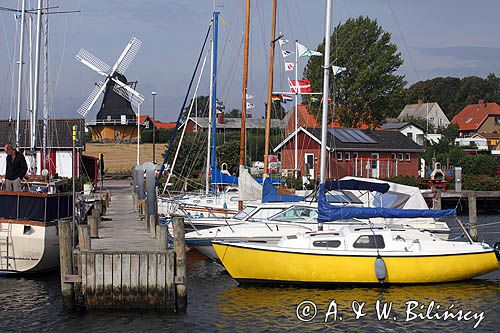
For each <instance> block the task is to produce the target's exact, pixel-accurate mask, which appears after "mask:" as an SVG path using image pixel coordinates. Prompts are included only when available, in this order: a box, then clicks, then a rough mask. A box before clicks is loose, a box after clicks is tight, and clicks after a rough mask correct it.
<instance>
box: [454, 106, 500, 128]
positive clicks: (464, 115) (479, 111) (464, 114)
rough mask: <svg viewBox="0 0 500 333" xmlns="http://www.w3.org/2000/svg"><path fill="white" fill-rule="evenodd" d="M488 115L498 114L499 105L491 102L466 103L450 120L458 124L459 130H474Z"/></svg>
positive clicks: (499, 110)
mask: <svg viewBox="0 0 500 333" xmlns="http://www.w3.org/2000/svg"><path fill="white" fill-rule="evenodd" d="M490 115H500V106H499V105H498V104H497V103H495V102H493V103H479V104H470V105H467V106H466V107H465V108H464V109H463V110H462V111H460V112H459V113H458V114H457V115H456V116H455V117H453V119H452V120H451V122H452V123H453V124H456V125H458V127H459V130H460V131H476V130H478V129H479V127H481V125H482V124H483V122H484V121H485V120H486V118H488V116H490Z"/></svg>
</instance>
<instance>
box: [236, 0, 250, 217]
mask: <svg viewBox="0 0 500 333" xmlns="http://www.w3.org/2000/svg"><path fill="white" fill-rule="evenodd" d="M249 37H250V0H246V17H245V46H244V51H243V87H242V89H241V133H240V173H239V175H240V176H241V174H242V171H243V169H244V168H245V144H246V137H245V135H246V133H245V132H246V128H245V123H246V113H247V83H248V48H249ZM242 209H243V201H242V200H239V201H238V210H242Z"/></svg>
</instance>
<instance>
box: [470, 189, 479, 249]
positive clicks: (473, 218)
mask: <svg viewBox="0 0 500 333" xmlns="http://www.w3.org/2000/svg"><path fill="white" fill-rule="evenodd" d="M476 201H477V200H476V195H474V194H469V196H468V203H469V223H470V236H471V238H472V240H474V241H475V242H476V241H477V205H476Z"/></svg>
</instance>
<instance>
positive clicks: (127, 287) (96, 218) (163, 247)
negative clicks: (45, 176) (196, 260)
mask: <svg viewBox="0 0 500 333" xmlns="http://www.w3.org/2000/svg"><path fill="white" fill-rule="evenodd" d="M129 184H130V183H129V181H126V182H123V181H122V182H112V183H111V182H110V183H109V184H108V190H109V191H110V193H111V195H110V197H111V200H110V202H109V206H108V205H107V204H108V203H106V202H103V203H102V204H103V205H104V207H106V206H107V209H106V215H105V216H100V214H99V212H95V210H94V211H93V212H92V214H91V215H89V216H88V222H89V223H88V225H81V226H78V233H79V239H80V242H79V243H80V244H79V247H78V248H77V249H76V250H75V251H74V252H73V260H72V261H73V262H69V260H68V259H69V258H66V256H65V255H64V252H65V251H63V249H61V268H62V269H61V274H62V276H61V281H62V292H63V300H64V299H66V301H65V302H64V303H65V307H66V308H69V309H71V308H74V307H75V304H74V302H75V300H78V299H80V300H81V301H80V303H82V304H80V305H83V306H84V307H85V308H86V309H140V310H145V309H151V310H180V311H184V310H185V307H186V288H185V285H184V283H185V245H184V244H175V245H176V246H175V250H174V249H173V248H168V242H167V227H166V226H164V225H149V224H146V222H148V219H147V218H146V217H145V216H144V215H141V214H140V213H139V210H140V209H139V206H140V205H141V204H142V203H141V202H140V201H139V200H133V197H134V193H133V191H132V188H131V187H130V185H129ZM134 203H136V205H134ZM97 206H99V205H97ZM134 206H137V207H134ZM153 220H154V219H153ZM156 221H157V220H156ZM62 223H65V222H62ZM176 223H177V224H179V225H180V224H182V226H181V227H179V228H176V229H178V231H179V232H182V233H183V232H184V230H183V229H184V228H183V221H182V220H180V219H176ZM177 224H176V225H177ZM148 226H149V228H148ZM95 228H98V230H94V229H95ZM151 228H152V229H154V230H151ZM68 229H69V228H68ZM148 229H149V231H148ZM62 230H63V231H64V230H65V228H64V226H62ZM91 236H93V237H91ZM61 237H64V234H63V235H61V234H60V239H61ZM69 237H71V236H70V235H69ZM176 238H178V240H177V242H179V241H182V242H183V237H176ZM61 244H64V242H61ZM70 250H71V249H70ZM70 257H71V256H70ZM65 260H66V261H67V263H64V261H65ZM67 265H70V266H71V267H73V271H72V272H70V270H69V269H67V268H66V266H67ZM183 266H184V267H183ZM71 287H73V288H74V289H73V291H71V290H70V288H71ZM65 288H66V289H68V290H67V291H66V297H65ZM66 304H67V306H66Z"/></svg>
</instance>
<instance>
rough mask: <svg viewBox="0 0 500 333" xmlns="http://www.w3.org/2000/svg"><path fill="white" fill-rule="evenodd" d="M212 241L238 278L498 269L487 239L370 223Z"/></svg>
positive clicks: (392, 277)
mask: <svg viewBox="0 0 500 333" xmlns="http://www.w3.org/2000/svg"><path fill="white" fill-rule="evenodd" d="M213 246H214V248H215V251H216V252H217V255H218V256H219V258H220V259H221V261H222V263H223V265H224V266H225V267H226V269H227V270H228V272H229V274H231V276H232V277H233V278H234V279H236V280H237V281H239V282H254V283H272V284H283V283H285V284H292V283H300V284H309V283H312V284H326V283H356V284H358V283H378V282H384V283H390V284H418V283H437V282H450V281H460V280H466V279H470V278H473V277H477V276H480V275H483V274H486V273H489V272H493V271H495V270H497V269H498V261H497V257H496V255H495V251H494V250H493V249H492V248H491V247H490V246H489V245H487V244H484V243H472V244H471V243H466V242H452V241H444V240H441V239H439V238H437V237H435V236H434V235H433V234H431V233H429V232H424V231H418V230H413V229H401V230H390V229H388V228H387V227H385V226H373V225H367V226H364V227H360V226H341V227H339V229H338V230H336V231H332V230H329V231H327V232H316V233H310V234H306V235H296V236H287V237H283V239H282V240H281V241H280V242H279V243H278V244H277V245H265V244H252V243H223V242H214V243H213Z"/></svg>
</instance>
